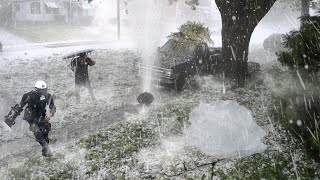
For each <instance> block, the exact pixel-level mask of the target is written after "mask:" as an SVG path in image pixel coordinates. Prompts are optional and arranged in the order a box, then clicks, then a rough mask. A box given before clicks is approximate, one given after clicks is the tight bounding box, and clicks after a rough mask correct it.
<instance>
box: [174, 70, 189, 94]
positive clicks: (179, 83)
mask: <svg viewBox="0 0 320 180" xmlns="http://www.w3.org/2000/svg"><path fill="white" fill-rule="evenodd" d="M186 86H187V79H186V76H185V74H179V76H178V77H177V79H176V80H175V90H177V91H182V90H184V89H185V88H186Z"/></svg>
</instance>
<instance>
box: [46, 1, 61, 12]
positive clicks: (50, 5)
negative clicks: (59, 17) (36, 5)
mask: <svg viewBox="0 0 320 180" xmlns="http://www.w3.org/2000/svg"><path fill="white" fill-rule="evenodd" d="M45 11H46V13H47V14H59V6H58V5H57V4H56V3H55V2H50V1H45Z"/></svg>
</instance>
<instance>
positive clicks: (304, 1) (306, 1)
mask: <svg viewBox="0 0 320 180" xmlns="http://www.w3.org/2000/svg"><path fill="white" fill-rule="evenodd" d="M309 7H310V0H301V16H309V15H310V12H309Z"/></svg>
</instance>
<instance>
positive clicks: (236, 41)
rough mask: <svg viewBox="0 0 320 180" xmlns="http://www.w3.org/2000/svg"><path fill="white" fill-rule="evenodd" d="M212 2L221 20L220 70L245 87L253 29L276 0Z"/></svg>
mask: <svg viewBox="0 0 320 180" xmlns="http://www.w3.org/2000/svg"><path fill="white" fill-rule="evenodd" d="M215 1H216V4H217V6H218V8H219V11H220V13H221V19H222V59H223V62H222V65H221V66H222V67H221V68H222V71H224V73H225V76H226V77H228V78H230V79H231V80H233V81H235V83H236V85H237V86H238V87H244V86H245V80H246V75H247V70H248V68H247V62H248V51H249V43H250V38H251V35H252V32H253V30H254V28H255V27H256V26H257V25H258V23H259V21H260V20H261V19H262V18H263V17H264V16H265V15H266V14H267V12H268V11H269V10H270V8H271V7H272V6H273V4H274V3H275V2H276V0H259V1H248V0H234V1H225V0H215Z"/></svg>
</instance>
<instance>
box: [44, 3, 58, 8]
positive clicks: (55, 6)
mask: <svg viewBox="0 0 320 180" xmlns="http://www.w3.org/2000/svg"><path fill="white" fill-rule="evenodd" d="M44 3H45V4H46V5H47V6H48V8H52V9H58V8H59V6H58V5H57V3H56V2H54V1H44Z"/></svg>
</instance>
